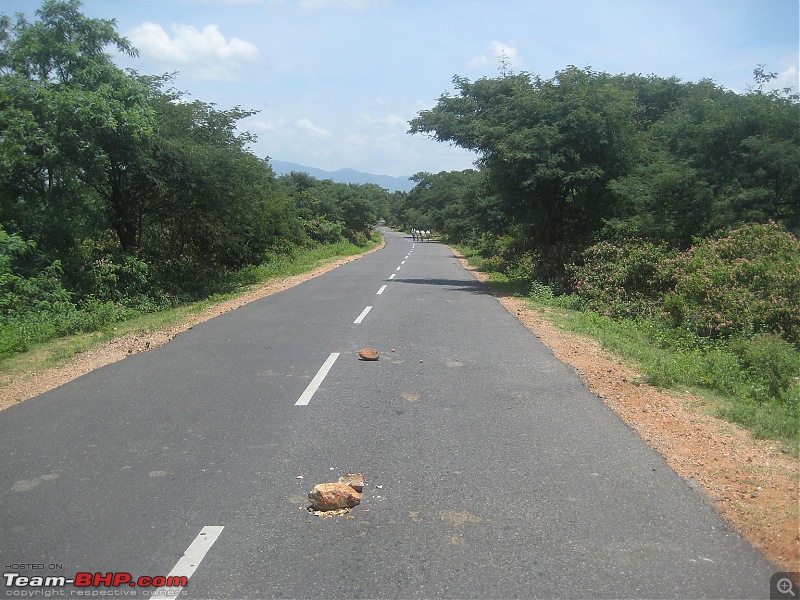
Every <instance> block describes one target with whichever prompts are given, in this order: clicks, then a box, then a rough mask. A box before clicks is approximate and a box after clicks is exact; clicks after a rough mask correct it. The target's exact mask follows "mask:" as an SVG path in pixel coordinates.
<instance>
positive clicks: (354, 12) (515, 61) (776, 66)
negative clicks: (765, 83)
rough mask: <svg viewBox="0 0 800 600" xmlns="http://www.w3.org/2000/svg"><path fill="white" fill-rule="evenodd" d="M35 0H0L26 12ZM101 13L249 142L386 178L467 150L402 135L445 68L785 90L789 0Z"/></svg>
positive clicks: (113, 6) (151, 67) (793, 3)
mask: <svg viewBox="0 0 800 600" xmlns="http://www.w3.org/2000/svg"><path fill="white" fill-rule="evenodd" d="M40 5H41V1H40V0H0V12H2V13H5V14H13V13H17V12H21V13H24V14H25V15H27V16H28V17H33V16H34V13H35V11H36V9H37V8H38V7H39V6H40ZM82 10H83V12H84V13H85V14H86V15H88V16H90V17H96V18H103V19H115V20H116V23H117V28H118V30H119V32H120V33H122V34H123V35H124V36H126V37H127V38H128V39H130V40H131V41H132V42H133V45H134V46H135V47H136V48H137V49H138V50H139V57H138V58H136V59H129V58H127V57H124V56H121V55H117V54H114V60H115V62H116V63H117V64H118V65H119V66H120V67H122V68H133V69H135V70H136V71H138V72H139V73H143V74H162V73H166V72H174V71H177V72H178V73H179V74H178V75H177V77H176V79H175V84H174V85H175V87H176V88H177V89H179V90H182V91H184V92H186V93H187V94H188V96H189V98H190V99H192V100H201V101H204V102H210V103H211V102H213V103H215V104H216V105H217V108H219V109H227V108H232V107H234V106H241V107H242V108H244V109H252V110H257V111H259V112H258V114H256V115H253V116H251V117H248V118H247V119H244V120H242V121H241V123H240V128H241V129H243V130H245V129H246V130H247V131H250V132H252V133H255V134H256V135H257V136H258V142H257V143H255V144H254V145H252V146H251V150H252V151H253V153H254V154H256V155H258V156H260V157H262V158H263V157H266V156H269V157H272V158H273V159H275V160H283V161H291V162H297V163H301V164H304V165H307V166H312V167H317V168H321V169H325V170H329V171H333V170H337V169H341V168H353V169H356V170H359V171H366V172H370V173H378V174H385V175H393V176H408V175H413V174H415V173H418V172H421V171H427V172H432V173H438V172H439V171H450V170H461V169H468V168H471V167H472V166H473V161H474V159H475V155H474V154H472V153H469V152H467V151H465V150H462V149H460V148H457V147H454V146H451V145H448V144H445V143H440V142H436V141H433V140H431V139H427V138H426V137H425V136H422V135H413V136H412V135H409V134H408V133H407V131H408V128H409V125H408V122H409V121H410V120H411V119H413V118H414V117H415V116H416V115H417V114H418V113H419V111H421V110H426V109H430V108H433V107H434V106H435V104H436V101H437V99H438V98H439V97H440V96H441V95H442V94H443V93H448V92H449V93H454V92H455V89H454V87H453V85H452V79H453V76H455V75H458V76H460V77H466V78H468V79H470V80H472V81H474V80H476V79H480V78H481V77H497V76H499V73H500V61H501V57H505V60H506V62H507V63H509V65H510V68H511V69H512V70H513V71H514V72H528V73H531V74H534V75H539V76H541V77H543V78H545V79H547V78H550V77H552V76H553V75H554V74H555V72H556V71H559V70H562V69H564V68H565V67H567V66H568V65H575V66H577V67H581V68H583V67H591V68H592V69H594V70H595V71H605V72H608V73H612V74H618V73H641V74H643V75H649V74H655V75H657V76H661V77H672V76H675V77H678V78H679V79H681V80H682V81H698V80H700V79H704V78H710V79H713V80H714V81H715V82H716V83H718V84H719V85H721V86H724V87H726V88H728V89H731V90H734V91H736V92H742V93H743V92H745V91H746V90H747V87H748V85H751V84H752V83H753V69H755V68H756V67H757V66H758V65H759V64H765V65H766V70H767V71H770V72H775V73H778V79H777V80H776V81H774V82H773V85H772V87H774V88H783V87H787V86H791V87H793V88H794V90H795V91H797V90H798V89H800V82H798V71H800V65H799V64H798V63H799V62H800V58H799V54H800V39H798V38H799V34H798V32H799V31H800V0H84V2H83V9H82Z"/></svg>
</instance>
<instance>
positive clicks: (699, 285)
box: [664, 223, 800, 342]
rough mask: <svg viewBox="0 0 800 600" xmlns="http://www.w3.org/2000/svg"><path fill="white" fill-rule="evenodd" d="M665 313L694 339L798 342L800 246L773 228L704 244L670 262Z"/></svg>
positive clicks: (748, 230)
mask: <svg viewBox="0 0 800 600" xmlns="http://www.w3.org/2000/svg"><path fill="white" fill-rule="evenodd" d="M666 268H667V269H668V270H669V271H671V272H672V281H673V294H671V295H670V296H668V297H667V298H666V299H665V303H664V309H665V313H666V314H669V315H670V316H671V318H672V319H673V320H678V319H683V320H684V321H685V323H686V324H687V325H688V326H690V327H692V328H693V329H694V331H695V332H697V334H698V335H703V336H709V337H730V336H733V335H736V334H739V335H744V336H749V335H752V334H755V333H759V332H771V333H776V334H778V335H781V336H783V337H784V339H786V340H788V341H790V342H798V341H799V340H800V242H798V240H797V238H795V237H794V236H792V235H791V234H790V233H787V232H785V231H783V230H781V229H780V228H779V227H778V226H777V225H775V224H774V223H770V224H768V225H746V226H744V227H741V228H739V229H736V230H735V231H732V232H730V233H729V234H728V235H727V236H725V237H723V238H721V239H718V240H713V239H706V240H702V241H701V242H699V243H698V244H697V245H696V246H694V247H693V248H690V249H689V250H687V251H686V252H683V253H681V254H680V255H678V256H676V257H675V258H674V259H672V260H671V261H669V262H668V264H667V265H666Z"/></svg>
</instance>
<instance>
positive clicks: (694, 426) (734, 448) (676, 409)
mask: <svg viewBox="0 0 800 600" xmlns="http://www.w3.org/2000/svg"><path fill="white" fill-rule="evenodd" d="M452 250H453V253H454V254H455V256H456V257H457V258H458V259H459V260H460V262H461V264H463V265H464V267H465V268H466V269H467V270H469V271H470V272H471V273H472V274H473V275H474V276H475V278H476V279H478V280H479V281H481V282H486V281H487V279H488V276H487V275H486V274H485V273H482V272H480V271H478V270H476V269H475V268H474V267H472V266H471V265H469V263H468V262H467V261H466V260H465V259H464V257H463V256H461V255H459V253H458V252H457V251H456V250H454V249H452ZM495 297H496V298H497V299H498V300H499V301H500V303H501V304H502V305H503V306H504V307H505V308H506V310H508V311H509V312H510V313H511V314H513V315H515V316H516V317H517V319H519V320H520V321H521V322H522V323H523V324H524V325H525V327H527V328H528V329H529V330H530V331H531V332H532V333H533V334H534V335H535V336H536V337H537V338H539V340H541V341H542V343H544V344H545V345H546V346H547V347H549V348H550V350H551V351H552V352H553V354H554V355H555V356H556V358H558V359H559V360H561V361H562V362H565V363H567V364H569V365H571V366H573V367H575V369H576V371H577V373H578V375H579V376H580V377H581V379H582V380H583V381H584V382H585V383H586V385H587V386H588V387H589V389H591V390H592V391H593V392H595V393H596V394H597V395H598V396H599V397H600V398H602V400H603V401H604V402H605V403H606V404H607V405H608V406H609V407H610V408H611V409H612V410H614V412H616V413H617V414H618V415H619V417H620V418H621V419H622V420H623V421H624V422H625V423H627V424H628V425H629V426H630V427H631V428H633V429H635V430H636V431H637V432H638V433H639V435H640V436H641V437H642V438H643V439H644V440H645V441H646V442H647V443H648V444H649V445H650V446H651V447H652V448H654V449H655V450H657V451H658V452H659V453H660V454H661V455H662V456H663V457H664V458H665V459H666V461H667V463H668V464H669V465H670V466H671V467H672V468H673V469H674V470H675V472H676V473H678V474H679V475H680V476H681V477H683V478H684V479H685V480H686V481H687V483H688V484H689V485H690V486H691V487H693V488H695V489H696V490H697V491H698V492H699V493H700V494H701V495H703V496H704V497H705V498H706V500H707V501H708V502H709V503H711V504H712V505H713V506H714V507H715V508H716V510H717V512H718V513H719V514H720V515H721V516H722V517H723V518H724V519H726V520H727V521H728V522H730V523H731V524H732V525H733V526H734V528H735V529H736V530H737V531H738V532H739V533H740V534H741V535H742V536H743V537H744V538H746V539H747V540H748V541H749V542H750V543H751V544H753V545H754V546H755V547H756V548H758V549H759V550H761V552H762V553H763V554H764V555H765V556H766V557H767V558H768V559H769V560H770V561H772V562H773V563H775V564H776V565H778V566H779V567H780V568H781V569H783V570H786V571H794V572H797V571H800V461H798V460H796V459H794V458H793V457H792V456H790V455H787V454H784V453H783V452H781V451H780V450H779V448H778V444H777V443H775V442H772V443H771V442H769V441H763V440H756V439H754V438H753V436H752V435H751V434H750V433H749V432H748V431H747V430H746V429H744V428H742V427H739V426H737V425H735V424H732V423H729V422H727V421H723V420H722V419H718V418H715V417H713V416H710V415H708V414H706V412H705V411H704V409H705V408H706V404H705V403H704V402H703V401H702V400H701V399H699V398H697V397H695V396H693V395H691V394H689V393H685V394H680V395H676V394H671V393H669V392H665V391H662V390H659V389H657V388H654V387H652V386H649V385H645V384H641V383H639V381H640V377H641V373H638V372H636V371H635V370H634V369H631V368H630V367H627V366H625V365H624V364H623V363H622V362H621V361H619V360H617V359H615V358H614V357H613V356H611V355H610V354H609V353H608V352H606V351H604V350H603V349H602V348H601V346H600V343H599V342H598V341H596V340H593V339H589V338H585V337H580V336H577V335H573V334H570V333H567V332H564V331H561V330H560V329H558V328H557V327H556V326H555V325H553V324H552V323H551V322H549V321H548V320H547V319H546V318H545V316H544V314H543V313H542V312H541V311H537V310H533V309H531V308H530V307H529V305H528V304H527V303H526V302H525V301H524V300H522V299H520V298H514V297H512V296H508V295H503V294H497V293H496V294H495Z"/></svg>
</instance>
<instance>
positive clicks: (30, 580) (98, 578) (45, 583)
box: [3, 571, 189, 589]
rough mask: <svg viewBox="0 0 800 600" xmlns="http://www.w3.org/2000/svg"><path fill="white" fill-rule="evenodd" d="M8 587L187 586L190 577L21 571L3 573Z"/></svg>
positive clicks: (123, 573)
mask: <svg viewBox="0 0 800 600" xmlns="http://www.w3.org/2000/svg"><path fill="white" fill-rule="evenodd" d="M3 578H4V579H5V584H6V587H7V588H12V587H14V588H38V589H42V588H63V587H66V586H68V585H73V586H75V587H76V588H100V587H107V588H108V587H111V588H118V587H123V586H127V587H135V588H163V587H167V588H176V587H181V588H182V587H185V586H186V584H187V583H188V582H189V578H188V577H185V576H183V575H173V576H167V575H156V576H154V577H149V576H147V575H143V576H141V577H136V578H134V577H133V575H131V574H130V573H127V572H125V571H120V572H109V573H87V572H81V573H75V577H72V578H69V579H68V578H66V577H64V576H63V575H61V576H53V575H48V576H39V575H22V574H20V573H3Z"/></svg>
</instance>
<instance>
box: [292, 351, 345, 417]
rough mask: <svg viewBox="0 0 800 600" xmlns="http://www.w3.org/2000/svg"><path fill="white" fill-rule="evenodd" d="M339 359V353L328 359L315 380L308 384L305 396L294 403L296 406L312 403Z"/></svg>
mask: <svg viewBox="0 0 800 600" xmlns="http://www.w3.org/2000/svg"><path fill="white" fill-rule="evenodd" d="M337 358H339V353H338V352H332V353H331V355H330V356H329V357H328V359H327V360H326V361H325V363H324V364H323V365H322V367H320V369H319V371H317V374H316V375H314V379H312V380H311V383H309V384H308V387H307V388H306V390H305V391H304V392H303V394H302V395H301V396H300V398H299V399H298V400H297V402H295V403H294V405H295V406H306V405H308V403H309V402H310V401H311V398H312V397H313V396H314V394H315V393H316V392H317V390H318V389H319V386H320V385H321V384H322V382H323V380H324V379H325V376H326V375H327V374H328V371H330V370H331V367H332V366H333V363H335V362H336V359H337Z"/></svg>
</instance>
